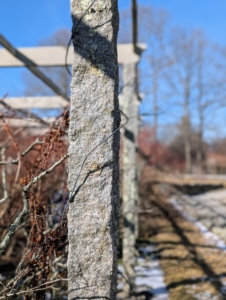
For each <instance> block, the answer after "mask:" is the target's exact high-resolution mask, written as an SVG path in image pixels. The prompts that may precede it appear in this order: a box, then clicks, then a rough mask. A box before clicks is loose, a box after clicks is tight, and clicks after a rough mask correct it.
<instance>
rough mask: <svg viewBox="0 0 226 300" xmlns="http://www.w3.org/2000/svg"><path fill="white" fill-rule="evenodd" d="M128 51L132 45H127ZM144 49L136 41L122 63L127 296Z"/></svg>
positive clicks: (131, 273) (134, 219)
mask: <svg viewBox="0 0 226 300" xmlns="http://www.w3.org/2000/svg"><path fill="white" fill-rule="evenodd" d="M128 47H130V51H131V52H132V51H134V46H133V45H132V44H131V45H128ZM144 50H145V45H144V44H138V45H137V47H136V53H134V52H133V55H132V56H131V57H127V61H124V63H123V64H122V79H123V88H122V94H121V95H120V106H121V108H122V110H123V112H124V113H125V114H126V115H127V116H128V118H129V122H128V123H127V124H126V126H125V128H124V129H123V135H122V143H121V144H122V159H121V162H122V201H123V208H122V214H123V222H124V226H123V241H122V253H123V267H124V270H125V276H126V278H127V280H128V281H129V283H130V286H129V285H126V286H125V292H126V294H127V295H128V296H129V293H130V292H131V291H130V288H131V287H132V288H134V285H135V272H134V268H135V264H136V258H135V257H136V256H135V243H136V238H137V235H138V230H139V229H138V207H139V196H138V183H137V165H136V161H137V159H136V156H137V146H138V145H137V134H138V126H139V120H138V108H139V104H140V103H139V99H138V93H137V64H138V63H139V61H140V56H141V54H142V52H143V51H144Z"/></svg>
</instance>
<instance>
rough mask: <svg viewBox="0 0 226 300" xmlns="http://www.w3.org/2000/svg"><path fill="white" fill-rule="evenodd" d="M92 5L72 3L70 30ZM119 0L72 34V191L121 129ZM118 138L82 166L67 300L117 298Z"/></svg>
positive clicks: (103, 5)
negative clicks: (117, 43)
mask: <svg viewBox="0 0 226 300" xmlns="http://www.w3.org/2000/svg"><path fill="white" fill-rule="evenodd" d="M91 2H92V1H91V0H79V1H78V0H73V1H71V10H72V18H73V24H74V28H75V26H76V24H77V23H78V20H79V18H80V17H81V16H82V15H83V14H84V12H85V11H86V9H87V7H89V5H90V4H91ZM117 31H118V8H117V1H116V0H104V1H101V0H98V1H96V2H95V4H94V5H93V6H92V8H90V9H89V10H88V12H87V14H86V15H85V17H84V19H83V20H82V22H81V23H80V25H79V27H78V29H77V32H76V33H74V35H73V44H74V49H75V58H74V64H73V78H72V84H71V90H72V99H71V115H70V117H71V121H70V132H69V138H70V149H69V153H70V159H69V189H70V191H72V189H73V185H74V182H75V179H76V176H77V174H78V172H79V169H80V167H81V164H82V161H83V159H84V157H85V156H86V155H87V154H88V152H89V151H90V150H92V149H93V148H94V147H95V146H96V145H98V144H99V143H101V142H102V141H103V140H104V139H106V138H107V137H108V136H109V135H110V134H111V133H112V132H113V131H114V130H115V129H116V128H118V127H119V125H120V112H119V106H118V66H117V50H116V38H117ZM118 152H119V132H117V133H116V134H114V135H113V136H112V137H111V138H109V139H108V140H107V141H106V142H104V143H103V144H102V145H101V146H99V147H98V148H97V149H95V150H94V151H93V152H92V153H91V155H90V156H89V157H88V159H87V161H86V162H85V165H84V168H83V170H82V173H81V176H80V178H79V182H78V184H77V188H78V187H79V189H78V190H77V192H76V196H75V198H74V202H73V203H70V207H69V214H68V229H69V258H68V277H69V299H112V300H113V299H116V280H117V244H118V199H119V189H118V174H119V167H118Z"/></svg>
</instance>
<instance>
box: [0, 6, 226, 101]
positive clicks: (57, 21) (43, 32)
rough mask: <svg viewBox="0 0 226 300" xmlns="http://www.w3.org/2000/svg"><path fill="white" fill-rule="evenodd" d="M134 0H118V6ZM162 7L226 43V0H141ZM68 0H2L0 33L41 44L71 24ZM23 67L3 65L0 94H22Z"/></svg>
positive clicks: (175, 20) (24, 42)
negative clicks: (15, 67) (41, 41)
mask: <svg viewBox="0 0 226 300" xmlns="http://www.w3.org/2000/svg"><path fill="white" fill-rule="evenodd" d="M130 3H131V0H119V9H120V10H122V9H125V8H128V7H129V6H130ZM138 3H139V4H145V5H148V4H150V5H153V6H156V7H162V8H164V9H165V10H166V11H168V12H169V14H170V15H171V17H172V21H173V23H174V24H175V25H179V26H182V27H185V28H194V27H199V28H202V29H203V30H204V31H205V32H206V35H207V36H208V37H209V38H210V39H211V40H213V41H215V42H217V43H220V44H226V17H225V16H226V1H225V0H214V1H213V0H138ZM69 5H70V1H69V0H67V1H66V0H38V1H31V0H19V1H18V0H7V1H5V0H0V33H1V34H3V35H4V36H5V37H6V38H7V39H8V40H9V41H10V42H11V43H12V44H13V45H15V46H16V47H28V46H35V45H38V43H39V41H40V40H42V39H45V38H48V37H49V36H51V35H52V34H53V33H54V32H55V31H56V30H58V29H60V28H69V29H70V28H71V17H70V7H69ZM21 73H22V69H19V68H18V69H6V68H4V69H0V96H3V95H4V94H5V93H8V94H9V96H19V95H21V94H23V82H22V81H21Z"/></svg>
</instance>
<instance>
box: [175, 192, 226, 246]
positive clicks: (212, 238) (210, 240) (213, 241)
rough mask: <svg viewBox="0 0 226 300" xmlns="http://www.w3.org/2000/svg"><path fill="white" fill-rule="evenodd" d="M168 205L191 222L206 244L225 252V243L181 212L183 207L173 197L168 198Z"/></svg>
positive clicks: (198, 222)
mask: <svg viewBox="0 0 226 300" xmlns="http://www.w3.org/2000/svg"><path fill="white" fill-rule="evenodd" d="M170 203H171V204H172V205H173V206H174V207H175V208H176V209H177V210H178V211H179V212H180V213H181V215H182V216H183V217H184V218H185V219H186V220H188V221H189V222H192V223H193V224H194V225H195V226H196V227H197V228H198V229H199V230H200V232H201V233H202V234H203V235H204V237H205V239H206V241H207V242H208V243H210V244H212V245H215V246H216V247H217V248H219V249H220V250H223V251H226V244H225V242H224V241H223V240H222V239H220V238H219V237H218V236H217V235H216V234H214V233H213V232H211V231H209V230H208V228H207V227H206V226H205V225H203V224H202V223H201V222H200V221H197V220H196V219H195V218H193V217H192V216H191V215H189V214H188V213H186V212H185V211H184V210H183V207H182V206H181V205H180V204H178V203H177V202H176V200H175V198H174V197H171V198H170Z"/></svg>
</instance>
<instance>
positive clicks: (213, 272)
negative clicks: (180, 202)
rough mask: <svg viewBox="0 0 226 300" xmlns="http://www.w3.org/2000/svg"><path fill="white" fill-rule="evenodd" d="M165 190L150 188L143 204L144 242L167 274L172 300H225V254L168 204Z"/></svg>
mask: <svg viewBox="0 0 226 300" xmlns="http://www.w3.org/2000/svg"><path fill="white" fill-rule="evenodd" d="M166 194H167V193H165V191H164V188H163V187H161V186H159V185H155V186H153V185H152V186H149V187H148V189H147V192H146V193H145V196H144V197H143V200H142V210H143V211H145V210H146V211H147V213H142V214H141V215H140V232H141V240H142V239H143V240H145V239H146V240H147V241H150V242H151V243H152V244H154V245H155V246H156V251H155V253H152V255H154V256H155V258H156V259H159V261H160V266H161V268H162V269H163V271H164V273H165V283H166V285H167V288H168V290H169V296H170V300H192V299H211V300H218V299H226V252H225V251H223V250H221V249H219V248H217V247H216V246H214V245H213V244H210V243H208V241H206V240H205V238H204V236H203V235H202V233H200V231H199V230H198V229H197V227H195V226H194V225H193V224H192V223H190V222H188V221H186V220H185V219H184V218H183V217H182V216H181V215H180V213H179V212H178V211H177V210H176V209H175V208H174V207H173V205H172V204H171V203H169V201H168V200H167V197H166Z"/></svg>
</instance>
